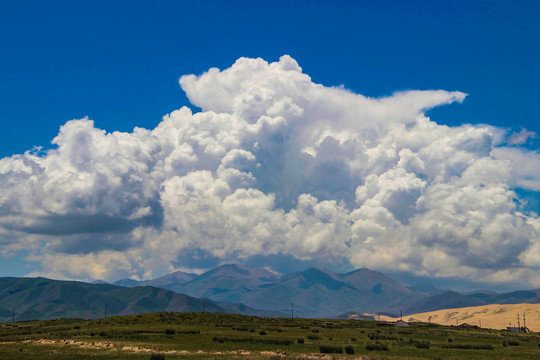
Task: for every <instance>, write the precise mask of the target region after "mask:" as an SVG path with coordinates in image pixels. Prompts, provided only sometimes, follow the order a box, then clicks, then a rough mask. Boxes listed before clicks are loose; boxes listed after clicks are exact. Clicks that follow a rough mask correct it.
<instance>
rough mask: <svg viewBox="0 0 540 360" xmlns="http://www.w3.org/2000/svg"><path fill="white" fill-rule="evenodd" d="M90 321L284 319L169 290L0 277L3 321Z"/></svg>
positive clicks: (243, 307)
mask: <svg viewBox="0 0 540 360" xmlns="http://www.w3.org/2000/svg"><path fill="white" fill-rule="evenodd" d="M13 309H15V314H16V316H15V320H17V321H20V320H34V319H40V320H43V319H54V318H87V319H95V318H101V317H103V316H105V311H106V313H107V315H131V314H140V313H148V312H161V311H173V312H201V311H203V310H204V311H207V312H216V313H239V314H246V315H256V316H282V315H283V314H280V313H278V312H272V311H259V310H256V309H253V308H250V307H247V306H245V305H241V304H227V303H222V304H218V303H216V302H214V301H211V300H208V299H197V298H193V297H191V296H187V295H184V294H178V293H175V292H172V291H170V290H165V289H160V288H155V287H150V286H142V287H133V288H126V287H121V286H116V285H111V284H88V283H84V282H77V281H59V280H51V279H46V278H0V321H8V320H11V316H12V310H13Z"/></svg>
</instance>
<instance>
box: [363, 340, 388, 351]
mask: <svg viewBox="0 0 540 360" xmlns="http://www.w3.org/2000/svg"><path fill="white" fill-rule="evenodd" d="M366 350H369V351H372V350H376V351H388V346H387V345H386V344H382V343H377V342H376V343H367V344H366Z"/></svg>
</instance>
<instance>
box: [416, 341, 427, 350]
mask: <svg viewBox="0 0 540 360" xmlns="http://www.w3.org/2000/svg"><path fill="white" fill-rule="evenodd" d="M414 346H416V348H417V349H429V347H430V346H431V344H430V342H429V341H415V342H414Z"/></svg>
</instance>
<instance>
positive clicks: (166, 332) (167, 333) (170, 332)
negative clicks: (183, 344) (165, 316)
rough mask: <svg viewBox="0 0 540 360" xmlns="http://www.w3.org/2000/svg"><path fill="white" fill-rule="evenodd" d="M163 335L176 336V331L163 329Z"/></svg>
mask: <svg viewBox="0 0 540 360" xmlns="http://www.w3.org/2000/svg"><path fill="white" fill-rule="evenodd" d="M165 334H166V335H174V334H176V330H174V329H165Z"/></svg>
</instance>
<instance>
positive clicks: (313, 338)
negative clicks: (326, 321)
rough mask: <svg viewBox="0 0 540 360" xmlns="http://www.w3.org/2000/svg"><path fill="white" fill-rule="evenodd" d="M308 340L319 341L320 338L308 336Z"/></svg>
mask: <svg viewBox="0 0 540 360" xmlns="http://www.w3.org/2000/svg"><path fill="white" fill-rule="evenodd" d="M307 338H308V340H321V337H320V336H315V335H308V337H307Z"/></svg>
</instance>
